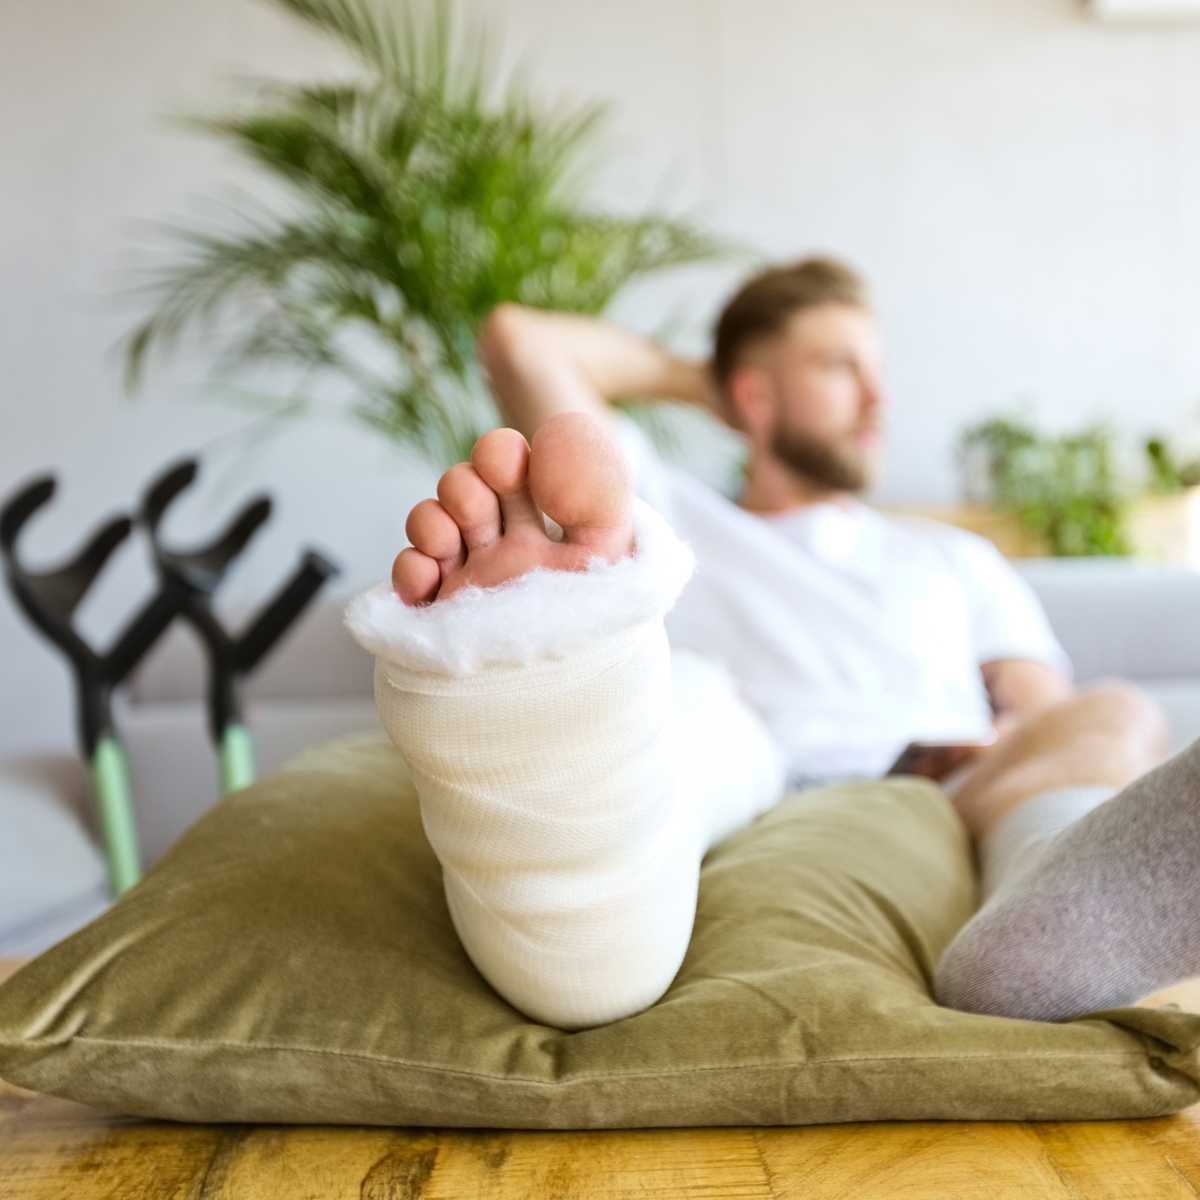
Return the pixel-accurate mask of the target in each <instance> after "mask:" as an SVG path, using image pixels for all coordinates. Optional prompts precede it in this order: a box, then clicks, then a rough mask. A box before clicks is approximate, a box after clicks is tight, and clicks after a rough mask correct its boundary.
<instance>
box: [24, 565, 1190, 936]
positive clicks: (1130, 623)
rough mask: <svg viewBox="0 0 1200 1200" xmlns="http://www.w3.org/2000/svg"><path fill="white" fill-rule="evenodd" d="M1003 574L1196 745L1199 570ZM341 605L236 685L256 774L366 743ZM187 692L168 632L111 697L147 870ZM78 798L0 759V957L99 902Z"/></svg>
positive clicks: (29, 762) (177, 796) (186, 732)
mask: <svg viewBox="0 0 1200 1200" xmlns="http://www.w3.org/2000/svg"><path fill="white" fill-rule="evenodd" d="M1019 565H1020V568H1021V570H1022V572H1023V573H1024V574H1025V576H1026V578H1027V579H1028V580H1029V582H1030V583H1031V584H1032V585H1033V587H1034V589H1035V590H1036V591H1037V593H1038V595H1039V596H1040V597H1041V599H1042V602H1043V604H1044V605H1045V607H1046V611H1047V613H1048V614H1049V616H1050V620H1051V623H1052V624H1053V626H1054V629H1055V631H1056V632H1057V634H1058V636H1059V638H1060V639H1061V641H1062V643H1063V645H1064V647H1065V648H1066V650H1067V653H1068V654H1069V655H1070V657H1071V660H1072V662H1073V663H1074V666H1075V673H1076V677H1077V679H1078V680H1079V681H1080V682H1081V683H1087V682H1089V681H1091V680H1095V679H1100V678H1105V677H1119V678H1124V679H1131V680H1134V681H1136V682H1138V683H1140V684H1141V685H1142V686H1143V687H1145V688H1146V689H1147V690H1148V691H1150V692H1151V693H1153V694H1154V695H1155V696H1156V697H1157V698H1158V699H1159V700H1160V701H1161V702H1162V704H1163V705H1164V706H1165V708H1166V709H1167V712H1168V714H1169V716H1170V718H1171V726H1172V735H1173V736H1172V740H1173V744H1174V746H1175V747H1176V748H1178V747H1180V746H1183V745H1185V744H1187V743H1188V742H1189V741H1191V740H1192V739H1193V738H1195V737H1197V736H1200V574H1196V573H1193V572H1189V571H1184V570H1177V569H1170V568H1161V567H1151V566H1141V565H1138V564H1133V563H1128V562H1122V561H1119V560H1095V559H1093V560H1061V559H1059V560H1054V559H1043V560H1029V561H1027V562H1025V563H1021V564H1019ZM343 603H344V598H343V599H337V598H328V599H326V600H324V601H323V602H321V603H320V604H318V605H317V606H315V607H314V608H313V609H312V610H311V611H310V612H309V613H308V615H307V616H306V617H305V618H304V620H303V621H302V622H301V623H300V624H299V625H298V626H297V627H296V629H295V630H293V631H292V633H291V634H290V635H289V636H288V638H287V640H286V641H285V642H284V643H283V644H282V645H281V646H280V647H279V648H278V649H277V651H276V652H275V654H274V655H273V657H272V658H271V659H270V661H269V662H268V663H267V664H266V665H265V667H264V668H263V669H262V671H261V672H260V673H259V674H258V675H257V676H256V678H255V679H254V681H253V683H252V685H251V687H250V689H249V697H250V703H249V719H250V723H251V726H252V728H253V729H254V732H255V736H256V740H257V745H258V756H259V769H260V771H268V770H270V769H271V768H272V767H275V766H277V765H279V764H280V763H282V762H283V761H284V760H286V759H287V758H290V757H291V756H292V755H294V754H296V753H298V752H299V751H300V750H302V749H304V748H305V747H307V746H311V745H314V744H316V743H319V742H323V741H329V740H331V739H334V738H340V737H345V736H348V735H351V734H356V733H379V732H380V727H379V722H378V718H377V717H376V715H375V706H374V703H373V701H372V699H371V687H372V684H371V672H372V668H371V661H370V658H369V657H368V655H367V654H366V653H364V652H363V651H362V650H361V649H360V648H359V647H358V646H357V645H355V643H354V642H353V641H352V640H351V639H350V637H349V635H348V634H347V633H346V631H345V629H344V628H343V626H342V622H341V608H342V604H343ZM203 694H204V663H203V659H202V656H201V653H200V650H199V647H198V645H197V644H196V642H195V641H194V639H193V637H192V635H191V634H190V633H189V632H188V631H187V629H186V628H185V627H182V626H179V627H177V628H175V629H173V630H172V631H171V633H170V634H169V635H168V636H167V637H166V638H165V639H164V640H163V642H162V643H161V644H160V646H159V647H158V648H156V650H155V651H154V653H153V655H152V656H151V657H150V659H148V660H147V662H146V664H145V665H144V666H143V667H142V669H141V670H140V671H139V673H138V675H137V677H136V678H135V679H134V680H133V682H132V685H131V686H130V687H129V688H128V689H127V691H126V694H125V695H123V696H122V697H121V699H120V703H119V706H118V717H119V721H120V727H121V733H122V736H123V739H124V741H125V744H126V746H127V747H128V749H129V752H130V759H131V764H132V771H133V786H134V804H135V808H136V811H137V820H138V827H139V832H140V836H141V842H142V849H143V855H144V857H145V859H146V861H147V863H151V862H153V861H154V860H155V859H156V858H157V857H158V856H159V855H160V854H161V853H162V852H163V851H164V850H165V849H166V848H167V846H169V845H170V843H171V842H172V841H174V839H175V838H176V837H177V836H178V835H179V834H180V833H181V832H182V831H183V830H184V829H185V828H187V826H188V825H189V824H191V822H192V821H194V820H195V819H196V818H197V817H198V816H199V815H200V814H201V813H203V812H204V810H205V809H206V808H208V807H209V806H210V805H211V804H213V803H214V802H215V800H216V798H217V782H216V771H215V766H214V760H213V755H212V751H211V749H210V747H209V745H208V742H207V739H206V734H205V726H204V713H203V701H202V697H203ZM87 792H88V789H87V780H86V777H85V775H84V773H83V770H82V768H81V767H80V766H79V765H78V763H76V762H75V761H74V760H72V759H71V758H70V757H69V756H60V757H50V758H47V757H41V758H28V759H19V760H10V761H9V762H7V763H3V764H0V956H3V955H4V954H18V953H32V952H35V951H36V950H38V949H40V948H42V947H43V946H45V945H49V944H50V943H52V942H53V941H55V940H57V938H59V937H61V936H64V935H65V934H66V933H68V932H69V931H70V930H71V929H73V928H76V927H77V926H78V925H79V924H81V923H82V922H83V921H85V920H87V919H89V918H90V916H92V915H94V914H95V913H96V912H98V911H100V909H101V908H102V907H103V906H104V903H105V899H106V898H105V894H104V886H103V863H102V861H101V859H100V856H99V852H98V850H97V849H96V846H95V842H94V835H93V832H92V830H91V829H90V815H89V805H88V798H87ZM8 860H11V864H9V865H6V863H8ZM12 864H15V865H12Z"/></svg>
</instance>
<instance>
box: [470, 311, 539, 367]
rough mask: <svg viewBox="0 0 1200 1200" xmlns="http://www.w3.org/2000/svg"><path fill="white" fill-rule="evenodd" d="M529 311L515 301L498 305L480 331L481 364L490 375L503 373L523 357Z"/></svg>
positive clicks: (477, 339) (476, 344)
mask: <svg viewBox="0 0 1200 1200" xmlns="http://www.w3.org/2000/svg"><path fill="white" fill-rule="evenodd" d="M529 317H530V314H529V310H528V309H526V308H524V307H523V306H522V305H520V304H516V303H514V302H513V301H511V300H506V301H504V302H503V303H501V304H497V305H496V307H495V308H493V309H492V311H491V312H490V313H489V314H488V317H487V320H485V321H484V323H483V324H482V325H481V326H480V328H479V335H478V337H477V338H476V339H475V349H476V353H477V354H478V355H479V362H480V364H481V365H482V367H483V369H484V370H485V371H486V372H487V373H488V374H489V375H495V374H496V373H497V371H498V370H499V371H502V370H503V367H504V365H505V364H507V363H511V362H512V361H513V360H514V359H515V358H517V357H518V356H519V354H520V348H521V346H522V345H523V344H524V341H525V339H526V338H527V336H528V328H529V324H530V321H529Z"/></svg>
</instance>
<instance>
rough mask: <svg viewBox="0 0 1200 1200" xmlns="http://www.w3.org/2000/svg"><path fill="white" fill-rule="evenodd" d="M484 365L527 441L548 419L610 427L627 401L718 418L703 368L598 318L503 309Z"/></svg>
mask: <svg viewBox="0 0 1200 1200" xmlns="http://www.w3.org/2000/svg"><path fill="white" fill-rule="evenodd" d="M479 359H480V362H481V363H482V364H483V368H484V371H485V372H486V374H487V378H488V384H489V386H490V387H491V390H492V394H493V395H494V396H495V398H496V403H497V404H498V405H499V406H500V411H501V413H502V414H503V415H504V418H505V420H506V421H508V422H510V423H511V424H512V425H513V426H514V427H515V428H517V429H519V430H520V431H521V432H522V433H523V434H524V435H525V436H526V437H532V436H533V434H534V432H535V431H536V430H537V428H538V426H539V425H541V424H542V422H544V421H546V420H548V419H549V418H550V417H553V416H557V415H558V414H559V413H564V412H584V413H590V414H592V415H593V416H596V417H600V418H601V419H607V418H608V417H609V416H610V414H611V409H610V407H609V401H611V400H616V399H620V398H622V397H627V396H644V397H648V398H654V399H663V400H680V401H683V402H685V403H690V404H697V405H700V406H701V407H703V408H706V409H707V410H708V411H710V412H712V413H714V414H716V415H719V402H718V397H717V392H716V388H715V385H714V383H713V381H712V376H711V373H710V371H709V369H708V366H707V364H706V363H701V362H694V361H691V360H688V359H685V358H680V357H679V356H678V355H675V354H672V353H670V352H669V351H667V350H665V349H664V348H663V347H661V346H659V345H657V344H656V343H654V342H652V341H650V340H648V339H647V338H643V337H639V336H638V335H637V334H633V333H629V332H628V331H626V330H623V329H620V328H618V327H617V326H616V325H612V324H609V323H608V322H607V321H602V320H599V319H597V318H593V317H579V316H572V315H569V314H566V313H554V312H545V311H542V310H540V309H532V308H523V307H522V306H521V305H518V304H501V305H500V306H499V307H498V308H496V310H495V311H494V312H493V313H492V315H491V316H490V317H488V319H487V321H486V322H485V323H484V326H483V329H482V330H481V331H480V334H479Z"/></svg>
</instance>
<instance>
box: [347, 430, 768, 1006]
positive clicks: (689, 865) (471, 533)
mask: <svg viewBox="0 0 1200 1200" xmlns="http://www.w3.org/2000/svg"><path fill="white" fill-rule="evenodd" d="M543 515H544V516H545V517H547V518H549V519H550V521H552V522H553V523H554V524H555V525H556V526H557V527H558V528H559V529H561V530H562V538H561V540H559V539H557V538H556V537H553V536H551V534H550V533H548V532H547V523H546V522H545V521H544V520H543ZM407 528H408V534H409V539H410V541H411V542H412V543H413V545H412V547H411V548H410V549H408V550H405V551H403V552H402V553H401V555H400V556H399V558H398V559H397V561H396V564H395V567H394V569H393V585H392V586H387V585H381V586H380V587H379V588H377V589H374V590H373V591H371V592H368V593H366V594H365V595H364V596H361V597H359V599H358V600H357V601H355V603H354V604H353V605H352V606H351V609H350V611H349V613H348V623H349V625H350V628H351V631H352V632H353V633H354V635H355V636H356V637H357V638H358V640H359V641H360V642H361V643H362V644H363V645H364V646H366V647H367V649H369V650H371V651H372V652H373V653H374V654H375V655H376V657H377V666H376V699H377V702H378V704H379V710H380V714H381V716H382V718H383V722H384V725H385V727H386V729H387V730H388V733H389V735H390V736H391V737H392V739H393V741H394V742H395V743H396V745H397V746H398V747H399V749H400V751H401V752H402V753H403V755H404V757H405V759H406V760H407V762H408V765H409V767H410V769H411V771H412V773H413V778H414V780H415V783H416V786H417V790H418V793H419V795H420V799H421V811H422V816H423V820H424V824H425V829H426V832H427V834H428V836H429V840H430V843H431V844H432V846H433V848H434V850H435V852H436V853H437V855H438V858H439V859H440V861H441V863H442V867H443V872H444V880H445V889H446V898H447V902H448V905H449V908H450V913H451V916H452V918H453V920H454V924H455V928H456V929H457V930H458V933H459V936H460V938H461V939H462V942H463V945H464V946H465V948H466V950H467V952H468V954H469V955H470V956H471V959H472V961H473V962H474V963H475V965H476V966H477V967H478V968H479V970H480V972H481V973H482V974H483V975H484V976H485V978H487V979H488V981H489V982H490V983H491V984H492V986H493V987H495V988H496V990H497V991H498V992H499V993H500V994H501V995H503V996H504V997H505V999H507V1000H508V1001H509V1002H510V1003H511V1004H513V1005H514V1006H515V1007H516V1008H518V1009H520V1010H521V1011H522V1012H524V1013H526V1014H527V1015H529V1016H531V1017H533V1018H534V1019H536V1020H539V1021H542V1022H544V1023H547V1024H550V1025H555V1026H558V1027H560V1028H571V1029H576V1028H583V1027H587V1026H592V1025H598V1024H603V1023H605V1022H608V1021H612V1020H615V1019H617V1018H619V1017H622V1016H626V1015H629V1014H631V1013H634V1012H637V1011H639V1010H640V1009H642V1008H644V1007H646V1006H647V1005H649V1004H651V1003H653V1002H654V1001H655V1000H656V999H658V997H659V996H661V995H662V993H663V992H664V991H665V990H666V988H667V987H668V985H669V984H670V982H671V980H672V978H673V977H674V975H675V973H676V971H677V970H678V968H679V965H680V963H681V961H682V959H683V955H684V952H685V951H686V948H687V943H688V939H689V937H690V934H691V927H692V920H693V916H694V913H695V902H696V887H697V880H698V876H699V867H700V860H701V858H702V856H703V854H704V851H705V850H706V849H707V848H708V846H709V845H711V844H713V843H714V842H715V841H717V840H720V839H721V838H722V837H724V836H726V835H727V834H728V833H730V832H732V831H733V830H734V829H736V828H738V827H739V826H741V825H744V824H746V823H748V822H749V821H750V820H752V819H753V817H754V816H756V815H757V814H758V813H759V812H761V811H763V810H764V809H765V808H767V807H769V806H770V805H772V804H774V803H775V801H776V800H777V799H778V798H779V795H780V793H781V791H782V780H783V771H782V764H781V760H780V757H779V754H778V752H777V751H776V749H775V747H774V745H773V744H772V742H771V740H770V737H769V735H768V734H767V732H766V730H765V728H764V727H763V725H762V723H761V722H760V721H759V719H758V718H757V717H756V716H755V715H754V714H753V713H752V712H751V711H750V710H749V709H748V708H747V707H746V706H745V705H744V704H743V703H742V701H741V700H740V698H739V697H738V695H737V691H736V688H735V687H734V685H733V684H732V682H731V681H730V680H729V679H728V678H727V677H726V676H724V675H723V674H722V673H721V672H720V671H718V670H717V669H715V668H713V667H711V666H709V665H707V664H705V663H703V662H702V661H700V660H698V659H694V658H676V659H675V660H674V661H672V659H671V655H670V653H669V650H668V647H667V642H666V636H665V634H664V632H663V627H662V618H663V616H664V614H665V613H666V611H667V610H668V609H669V608H670V606H671V605H672V603H673V602H674V600H675V598H676V596H677V595H678V594H679V591H680V590H681V589H682V587H683V586H684V584H685V583H686V581H687V579H688V577H689V576H690V574H691V571H692V560H691V555H690V554H689V552H688V551H687V549H686V548H685V547H684V546H683V545H682V544H681V543H680V542H679V541H678V539H677V538H676V537H675V536H674V534H673V533H672V532H671V530H670V529H669V528H668V527H667V526H666V524H665V523H664V522H663V521H662V519H661V518H659V517H658V516H656V515H655V514H654V513H653V512H651V511H650V510H649V509H648V508H646V507H645V506H643V505H641V504H640V503H639V502H635V501H634V500H633V496H632V487H631V484H630V479H629V473H628V470H627V467H626V465H625V463H624V460H623V458H622V456H621V454H620V452H619V450H617V448H616V447H615V446H614V445H613V444H612V443H611V442H610V441H609V440H608V438H607V436H606V435H605V433H604V432H603V430H601V429H600V428H599V427H598V426H596V425H595V424H594V423H592V422H591V421H590V420H588V419H587V418H585V417H582V416H578V415H574V414H572V415H568V416H564V417H559V418H556V419H555V420H553V421H550V422H548V423H547V424H546V425H545V426H543V427H542V429H541V430H539V432H538V434H537V436H536V437H535V438H534V441H533V445H532V448H529V447H527V446H526V444H525V442H524V439H523V438H521V437H520V435H519V434H516V433H515V432H513V431H512V430H497V431H495V432H493V433H490V434H487V435H485V437H484V438H482V439H480V441H479V442H478V443H477V444H476V447H475V450H474V452H473V453H472V457H471V463H470V464H469V465H467V464H463V465H460V466H459V467H455V468H452V469H451V470H450V471H448V472H447V473H446V474H445V475H444V476H443V477H442V480H441V483H440V484H439V487H438V500H437V501H423V502H422V503H421V504H420V505H418V506H417V507H416V508H415V509H414V510H413V512H412V514H411V515H410V518H409V523H408V526H407Z"/></svg>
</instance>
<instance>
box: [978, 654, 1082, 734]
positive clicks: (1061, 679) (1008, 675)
mask: <svg viewBox="0 0 1200 1200" xmlns="http://www.w3.org/2000/svg"><path fill="white" fill-rule="evenodd" d="M980 670H981V671H982V672H983V683H984V686H985V687H986V688H987V691H988V696H989V697H990V698H991V701H992V710H993V711H994V712H995V714H996V716H995V721H994V724H995V726H996V730H997V732H998V733H1000V734H1001V735H1003V734H1005V733H1007V732H1008V731H1009V730H1010V729H1012V727H1013V726H1014V725H1016V724H1017V723H1018V722H1019V721H1020V720H1021V719H1022V718H1024V717H1025V716H1027V715H1028V714H1029V713H1031V712H1034V711H1036V710H1037V709H1039V708H1046V707H1047V706H1048V705H1051V704H1057V703H1059V702H1060V701H1062V700H1066V699H1067V698H1068V697H1069V696H1070V695H1071V692H1072V688H1071V681H1070V680H1069V679H1068V678H1067V677H1066V676H1065V675H1063V674H1062V673H1061V672H1060V671H1056V670H1055V669H1054V668H1053V667H1048V666H1046V664H1045V663H1040V662H1033V661H1032V660H1030V659H1024V658H999V659H996V660H994V661H993V662H987V663H984V664H983V666H982V667H980Z"/></svg>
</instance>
